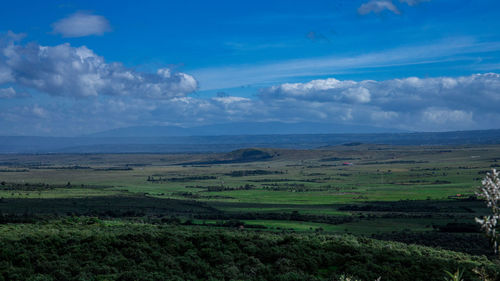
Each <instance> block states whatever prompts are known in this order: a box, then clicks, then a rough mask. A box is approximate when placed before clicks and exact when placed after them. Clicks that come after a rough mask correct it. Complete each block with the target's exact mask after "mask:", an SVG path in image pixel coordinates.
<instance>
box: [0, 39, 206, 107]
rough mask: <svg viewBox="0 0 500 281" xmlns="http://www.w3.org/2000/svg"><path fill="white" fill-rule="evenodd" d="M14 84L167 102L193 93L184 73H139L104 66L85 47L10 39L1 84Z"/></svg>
mask: <svg viewBox="0 0 500 281" xmlns="http://www.w3.org/2000/svg"><path fill="white" fill-rule="evenodd" d="M4 83H15V84H17V85H20V86H23V87H26V88H29V89H34V90H37V91H39V92H43V93H47V94H49V95H53V96H71V97H91V96H94V97H95V96H99V95H109V96H134V97H138V98H154V99H171V98H175V97H184V96H186V95H188V94H189V93H192V92H193V91H195V90H196V89H197V82H196V80H195V79H194V78H193V77H192V76H190V75H188V74H185V73H181V72H175V71H172V70H171V69H168V68H160V69H158V70H157V71H156V73H145V72H138V71H135V70H133V69H130V68H127V67H124V66H123V65H122V64H121V63H107V62H106V61H105V60H104V58H102V57H100V56H98V55H96V54H95V53H94V52H93V51H92V50H90V49H88V48H87V47H85V46H82V47H72V46H71V45H69V44H61V45H57V46H41V45H38V44H36V43H29V44H26V45H20V44H17V43H16V42H14V41H10V42H9V43H7V44H4V45H3V46H1V45H0V85H1V84H4Z"/></svg>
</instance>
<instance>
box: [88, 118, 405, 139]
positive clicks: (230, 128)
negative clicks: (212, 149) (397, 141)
mask: <svg viewBox="0 0 500 281" xmlns="http://www.w3.org/2000/svg"><path fill="white" fill-rule="evenodd" d="M401 132H403V131H402V130H397V129H388V128H378V127H372V126H361V125H343V124H330V123H315V122H299V123H284V122H237V123H224V124H214V125H206V126H195V127H187V128H186V127H179V126H136V127H126V128H118V129H113V130H108V131H103V132H98V133H94V134H90V135H86V136H87V137H187V136H228V135H296V134H354V133H401Z"/></svg>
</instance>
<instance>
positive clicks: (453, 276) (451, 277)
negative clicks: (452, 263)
mask: <svg viewBox="0 0 500 281" xmlns="http://www.w3.org/2000/svg"><path fill="white" fill-rule="evenodd" d="M445 273H446V275H447V277H445V278H444V280H446V281H463V280H464V279H462V276H463V275H464V272H463V271H460V269H457V271H455V273H451V272H449V271H446V270H445Z"/></svg>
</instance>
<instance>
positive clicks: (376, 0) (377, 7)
mask: <svg viewBox="0 0 500 281" xmlns="http://www.w3.org/2000/svg"><path fill="white" fill-rule="evenodd" d="M410 1H411V0H410ZM385 10H387V11H391V12H393V13H395V14H397V15H399V14H401V12H400V11H399V9H398V8H397V7H396V6H394V4H393V3H392V1H390V0H371V1H369V2H366V3H364V4H362V5H361V6H360V7H359V8H358V13H359V14H360V15H367V14H369V13H375V14H379V13H381V12H383V11H385Z"/></svg>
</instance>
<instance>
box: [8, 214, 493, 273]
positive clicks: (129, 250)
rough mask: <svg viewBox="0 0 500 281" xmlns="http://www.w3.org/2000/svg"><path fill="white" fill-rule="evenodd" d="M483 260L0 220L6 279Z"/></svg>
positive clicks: (247, 235) (343, 241)
mask: <svg viewBox="0 0 500 281" xmlns="http://www.w3.org/2000/svg"><path fill="white" fill-rule="evenodd" d="M477 267H483V268H484V269H485V272H486V273H487V274H490V275H491V274H494V272H498V271H500V266H499V265H496V264H494V263H492V262H491V261H489V260H487V259H486V258H484V257H477V256H469V255H465V254H460V253H456V252H449V251H444V250H437V249H433V248H428V247H419V246H415V245H406V244H401V243H395V242H385V241H377V240H372V239H367V238H357V237H354V236H350V235H344V236H335V235H320V234H278V233H267V232H255V231H247V230H228V229H215V228H208V227H197V226H175V225H167V224H165V225H159V226H155V225H149V224H140V223H123V222H120V221H102V220H97V219H95V218H73V219H66V220H62V221H54V222H49V223H39V224H26V225H24V224H20V225H4V226H2V227H0V280H1V279H2V278H3V279H4V280H318V281H319V280H336V279H338V278H339V277H340V276H341V275H342V274H344V275H346V276H356V279H360V280H376V279H377V278H378V277H382V280H387V281H396V280H398V281H400V280H442V278H443V271H444V270H453V269H455V268H464V269H466V270H467V272H472V269H474V268H477ZM467 272H466V274H464V278H467V280H478V279H477V276H475V275H473V274H470V273H469V274H467Z"/></svg>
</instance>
